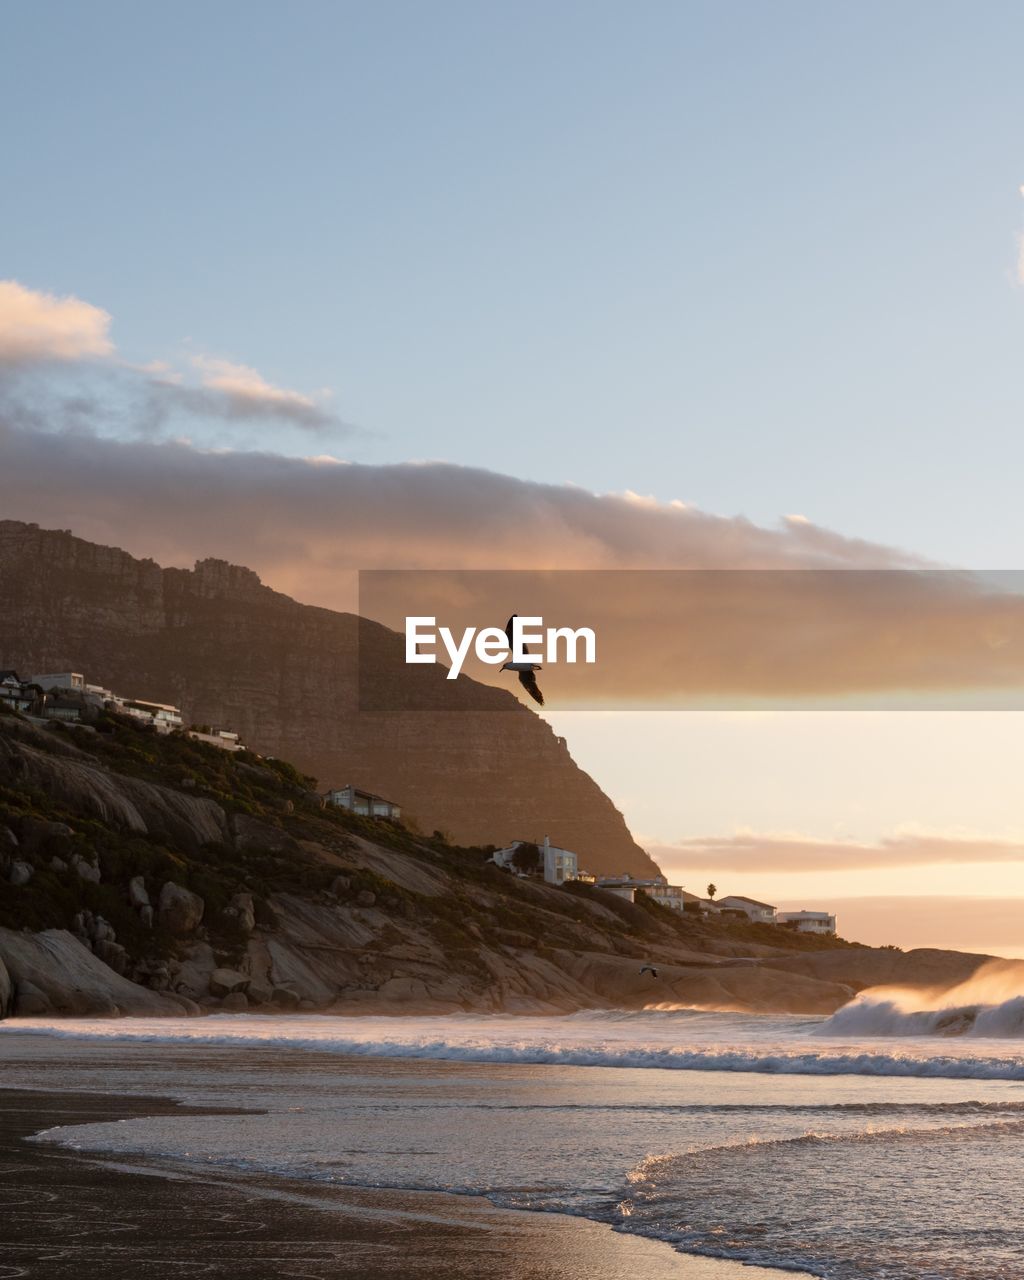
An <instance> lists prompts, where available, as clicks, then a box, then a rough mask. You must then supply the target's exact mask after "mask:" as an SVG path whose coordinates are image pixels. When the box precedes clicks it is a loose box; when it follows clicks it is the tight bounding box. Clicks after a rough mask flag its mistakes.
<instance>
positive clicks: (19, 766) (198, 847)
mask: <svg viewBox="0 0 1024 1280" xmlns="http://www.w3.org/2000/svg"><path fill="white" fill-rule="evenodd" d="M311 783H312V779H310V778H307V777H304V776H303V775H302V774H301V773H300V772H298V771H297V770H296V769H295V768H294V767H293V766H291V765H289V764H286V763H285V762H282V761H280V760H270V761H268V760H262V761H261V760H259V759H257V758H256V757H254V756H252V755H251V753H248V752H243V753H239V754H237V755H232V754H229V753H225V752H223V751H220V750H218V749H217V748H216V747H213V746H209V745H207V744H204V743H202V742H197V741H195V740H193V739H190V738H187V737H186V736H184V735H182V734H172V735H161V734H158V733H156V732H155V731H154V730H153V729H152V728H150V727H148V726H144V725H142V724H140V723H139V722H137V721H134V720H131V719H129V718H127V717H122V716H117V715H112V714H110V713H107V712H103V713H99V714H98V715H97V716H96V717H95V719H94V721H93V723H91V724H90V725H88V726H77V725H62V724H60V723H59V722H54V723H52V724H50V725H47V726H43V725H38V724H35V723H33V722H31V721H30V720H28V719H26V718H25V717H23V716H20V715H16V714H14V713H11V712H0V1016H3V1015H5V1014H14V1015H15V1016H22V1015H42V1016H47V1015H52V1014H84V1013H90V1014H96V1013H99V1014H106V1015H115V1014H146V1015H153V1014H163V1015H168V1016H171V1015H178V1016H180V1015H182V1014H185V1013H191V1014H198V1013H200V1012H203V1011H205V1010H220V1011H224V1012H244V1011H246V1010H249V1009H266V1010H295V1009H306V1010H319V1011H322V1012H329V1013H336V1014H353V1013H381V1012H385V1013H403V1012H409V1013H452V1012H470V1011H474V1012H503V1013H566V1012H571V1011H573V1010H576V1009H583V1008H613V1009H639V1008H644V1007H647V1006H649V1005H651V1004H668V1005H685V1006H693V1007H705V1008H717V1009H733V1010H750V1011H763V1012H768V1011H775V1012H788V1013H807V1014H812V1013H831V1012H833V1011H834V1010H836V1009H838V1008H839V1007H840V1006H842V1005H843V1004H845V1003H846V1002H847V1001H848V1000H849V999H850V997H851V996H852V995H853V994H854V993H855V992H856V991H858V990H860V989H862V988H863V987H865V986H867V985H869V984H870V983H872V982H877V981H882V980H884V981H894V982H898V981H904V982H906V983H908V984H912V983H914V982H928V983H934V982H936V981H938V980H944V981H947V982H956V981H961V980H963V979H964V978H966V977H968V976H970V974H971V973H973V971H974V970H975V969H976V968H977V967H978V966H979V965H980V964H981V963H982V962H983V958H982V957H978V956H965V955H960V954H958V953H945V952H929V953H911V954H909V955H906V956H904V955H902V954H900V953H898V952H892V951H886V952H876V951H872V950H871V949H870V948H866V947H859V946H856V945H853V944H850V943H846V942H843V941H842V940H839V939H834V938H816V937H809V936H805V935H801V934H793V933H788V932H786V931H784V930H779V929H777V928H775V927H773V926H769V925H756V924H750V923H748V922H747V921H745V920H738V919H730V918H728V917H720V918H714V919H710V920H704V919H702V918H701V917H699V916H696V915H691V914H690V913H680V912H676V911H672V910H670V909H668V908H667V907H663V906H661V905H659V904H657V903H656V902H654V901H653V900H650V899H647V898H646V897H644V896H643V895H642V894H640V895H638V898H637V901H636V902H635V903H630V902H625V901H623V900H622V899H620V898H617V897H615V896H614V895H612V894H609V893H606V892H604V891H603V890H600V889H597V888H594V887H593V886H590V885H586V884H577V883H569V884H566V885H563V886H554V885H548V884H545V883H543V882H540V881H536V880H529V879H521V878H519V877H517V876H514V875H512V874H511V873H510V872H508V871H504V870H501V869H499V868H498V867H497V866H495V865H494V864H493V863H492V862H490V860H489V849H488V848H472V847H459V846H456V845H453V844H451V843H449V842H448V841H447V840H445V839H444V838H442V837H440V836H433V837H430V838H423V837H421V836H417V835H415V834H414V833H412V832H410V831H409V830H407V829H406V828H404V827H402V826H401V825H399V824H396V823H392V822H387V821H384V820H381V819H369V818H362V817H358V816H356V815H354V814H350V813H348V812H347V811H344V810H340V809H334V808H331V807H326V808H325V807H323V805H322V802H321V800H320V797H319V796H318V795H317V794H316V792H315V791H313V790H312V789H311ZM651 965H653V966H655V967H656V970H657V973H656V975H652V974H651V973H650V971H649V968H648V966H651Z"/></svg>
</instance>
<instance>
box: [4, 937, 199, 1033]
mask: <svg viewBox="0 0 1024 1280" xmlns="http://www.w3.org/2000/svg"><path fill="white" fill-rule="evenodd" d="M0 963H2V964H3V965H4V967H5V968H6V970H7V973H8V974H9V975H10V981H11V983H12V985H13V988H14V1012H15V1013H16V1014H20V1015H27V1014H30V1013H32V1014H50V1013H57V1014H75V1015H79V1014H114V1013H122V1014H128V1015H138V1016H140V1017H142V1016H154V1015H156V1016H161V1017H167V1016H180V1015H181V1014H182V1013H184V1012H185V1008H184V1002H183V1001H181V1000H179V999H178V998H177V997H175V996H162V995H158V994H157V993H156V992H155V991H147V990H146V988H145V987H140V986H138V985H137V984H136V983H134V982H130V981H129V980H128V979H127V978H125V977H123V976H122V975H120V974H118V973H115V972H114V970H113V969H111V968H110V967H109V966H108V965H106V964H104V963H103V961H102V960H101V959H100V958H99V956H96V955H93V953H92V952H91V951H90V950H89V949H88V948H87V947H86V946H84V945H83V944H82V943H81V942H80V941H78V939H77V938H74V937H73V936H72V935H71V934H70V933H68V932H67V931H66V930H64V929H45V930H44V931H43V932H42V933H22V932H20V931H17V930H14V929H3V928H0Z"/></svg>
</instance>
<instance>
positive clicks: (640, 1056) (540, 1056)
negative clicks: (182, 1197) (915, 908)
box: [8, 1011, 1024, 1080]
mask: <svg viewBox="0 0 1024 1280" xmlns="http://www.w3.org/2000/svg"><path fill="white" fill-rule="evenodd" d="M841 1012H842V1011H841ZM836 1016H838V1015H836ZM215 1020H217V1019H214V1018H208V1019H204V1020H203V1022H204V1024H205V1028H210V1023H211V1022H213V1021H215ZM283 1021H284V1020H282V1019H269V1018H268V1019H267V1024H268V1025H266V1029H265V1030H264V1031H263V1032H262V1033H260V1032H259V1031H257V1030H255V1029H254V1024H258V1022H259V1019H258V1018H257V1017H250V1018H246V1019H244V1021H243V1019H241V1018H237V1017H230V1016H228V1017H226V1018H225V1020H224V1024H223V1028H224V1029H223V1030H219V1031H215V1030H213V1029H212V1028H211V1029H209V1030H207V1029H205V1028H204V1029H203V1030H200V1029H199V1027H197V1026H196V1024H195V1023H194V1022H191V1021H190V1022H187V1023H179V1024H176V1027H174V1028H168V1027H167V1024H166V1023H163V1024H161V1026H160V1027H159V1028H156V1027H153V1026H152V1025H150V1027H147V1028H145V1029H143V1028H141V1027H136V1028H131V1027H126V1026H125V1025H124V1024H123V1023H101V1022H96V1023H91V1024H89V1030H88V1031H87V1032H83V1029H82V1026H81V1025H79V1026H77V1027H60V1026H55V1025H53V1024H42V1025H41V1024H38V1023H36V1024H33V1023H32V1022H31V1021H29V1020H25V1021H24V1022H18V1023H17V1024H8V1026H9V1030H10V1031H11V1032H18V1033H20V1034H22V1035H25V1034H28V1035H45V1036H54V1037H57V1038H69V1039H77V1038H81V1037H82V1035H83V1034H87V1035H88V1036H89V1037H90V1038H92V1039H102V1040H103V1041H104V1042H111V1043H118V1042H120V1043H136V1044H170V1045H176V1046H178V1047H179V1048H187V1047H189V1046H194V1045H195V1046H206V1047H214V1048H250V1049H298V1050H304V1051H308V1052H314V1053H336V1054H345V1055H348V1056H353V1057H367V1058H397V1059H410V1058H411V1059H433V1060H436V1061H442V1062H493V1063H522V1064H534V1065H545V1064H558V1065H564V1066H575V1067H623V1068H657V1069H662V1070H672V1071H725V1072H754V1073H758V1074H763V1075H814V1076H839V1075H857V1076H891V1077H917V1078H939V1079H948V1080H1024V1058H1019V1057H1016V1058H997V1057H982V1056H977V1057H967V1056H963V1057H954V1056H951V1055H930V1056H927V1057H924V1056H920V1055H913V1054H909V1053H906V1054H901V1053H879V1052H877V1051H874V1050H858V1051H852V1052H847V1053H844V1052H841V1051H836V1050H834V1049H828V1050H824V1049H822V1050H816V1049H815V1050H809V1049H803V1048H802V1047H801V1048H789V1049H787V1048H774V1047H773V1048H767V1047H766V1048H765V1049H759V1048H757V1047H754V1046H742V1047H735V1048H722V1047H718V1046H716V1047H709V1048H706V1049H698V1048H684V1047H679V1046H677V1045H654V1044H648V1045H643V1044H633V1045H630V1046H624V1045H621V1044H607V1043H606V1044H601V1043H595V1044H589V1045H581V1044H565V1043H558V1041H557V1039H554V1038H553V1039H552V1040H549V1041H544V1040H530V1039H526V1038H522V1039H519V1040H517V1041H516V1042H514V1043H508V1042H505V1043H496V1042H494V1041H489V1040H485V1039H483V1038H474V1039H471V1040H465V1039H459V1038H458V1037H457V1036H456V1035H449V1036H447V1037H438V1036H419V1037H413V1036H407V1037H406V1038H404V1039H400V1038H398V1037H395V1038H372V1039H371V1038H366V1037H364V1038H356V1037H354V1036H351V1035H344V1034H341V1033H340V1032H339V1031H338V1030H335V1028H334V1025H333V1024H334V1022H335V1020H334V1019H318V1020H317V1021H318V1022H324V1023H328V1022H329V1023H330V1024H331V1026H330V1028H329V1029H328V1028H327V1027H317V1033H316V1034H307V1035H303V1034H302V1033H301V1029H300V1027H299V1026H297V1025H295V1024H294V1023H293V1026H294V1030H292V1029H291V1028H289V1031H288V1032H286V1033H282V1031H281V1030H280V1028H281V1026H282V1022H283ZM832 1021H833V1022H834V1019H833V1020H832ZM304 1025H305V1026H306V1027H307V1030H308V1021H307V1022H305V1023H304ZM825 1025H828V1024H825ZM228 1026H230V1027H231V1030H230V1031H229V1030H228ZM243 1026H244V1027H245V1030H243V1029H242V1028H243ZM830 1034H835V1030H834V1028H833V1030H832V1031H831V1032H830Z"/></svg>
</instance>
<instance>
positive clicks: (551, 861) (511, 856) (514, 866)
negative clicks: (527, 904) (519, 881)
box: [491, 836, 579, 884]
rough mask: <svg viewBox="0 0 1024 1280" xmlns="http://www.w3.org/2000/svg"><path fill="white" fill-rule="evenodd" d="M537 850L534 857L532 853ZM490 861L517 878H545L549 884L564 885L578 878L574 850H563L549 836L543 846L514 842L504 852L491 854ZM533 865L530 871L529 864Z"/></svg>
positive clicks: (527, 842) (519, 841) (528, 841)
mask: <svg viewBox="0 0 1024 1280" xmlns="http://www.w3.org/2000/svg"><path fill="white" fill-rule="evenodd" d="M531 850H535V851H536V853H535V855H534V856H533V857H532V858H531V856H530V851H531ZM491 861H492V862H493V863H495V864H496V865H497V866H499V867H504V869H505V870H506V871H512V872H513V873H515V874H516V875H522V876H529V875H531V874H532V875H543V877H544V880H545V882H546V883H547V884H565V882H566V881H567V880H576V879H578V878H579V859H578V858H577V856H576V854H575V853H573V851H572V850H571V849H560V848H559V847H558V846H557V845H554V844H552V843H551V841H550V840H549V839H548V837H547V836H545V837H544V843H543V844H542V845H538V844H534V843H533V842H532V841H530V840H513V841H512V843H511V844H510V845H509V846H508V847H507V848H505V849H498V850H496V851H495V852H494V853H492V854H491ZM531 861H532V862H533V863H534V866H533V867H532V868H531V866H530V865H529V863H530V862H531Z"/></svg>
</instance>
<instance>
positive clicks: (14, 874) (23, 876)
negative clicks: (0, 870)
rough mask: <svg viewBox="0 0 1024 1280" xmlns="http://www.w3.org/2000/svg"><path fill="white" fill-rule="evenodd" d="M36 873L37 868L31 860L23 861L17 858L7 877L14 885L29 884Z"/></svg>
mask: <svg viewBox="0 0 1024 1280" xmlns="http://www.w3.org/2000/svg"><path fill="white" fill-rule="evenodd" d="M34 874H35V868H34V867H33V866H32V864H31V862H21V861H20V860H18V859H15V861H14V862H12V863H11V867H10V870H9V871H8V872H7V879H8V881H9V883H10V884H13V885H22V884H28V882H29V881H30V880H31V879H32V876H33V875H34Z"/></svg>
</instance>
